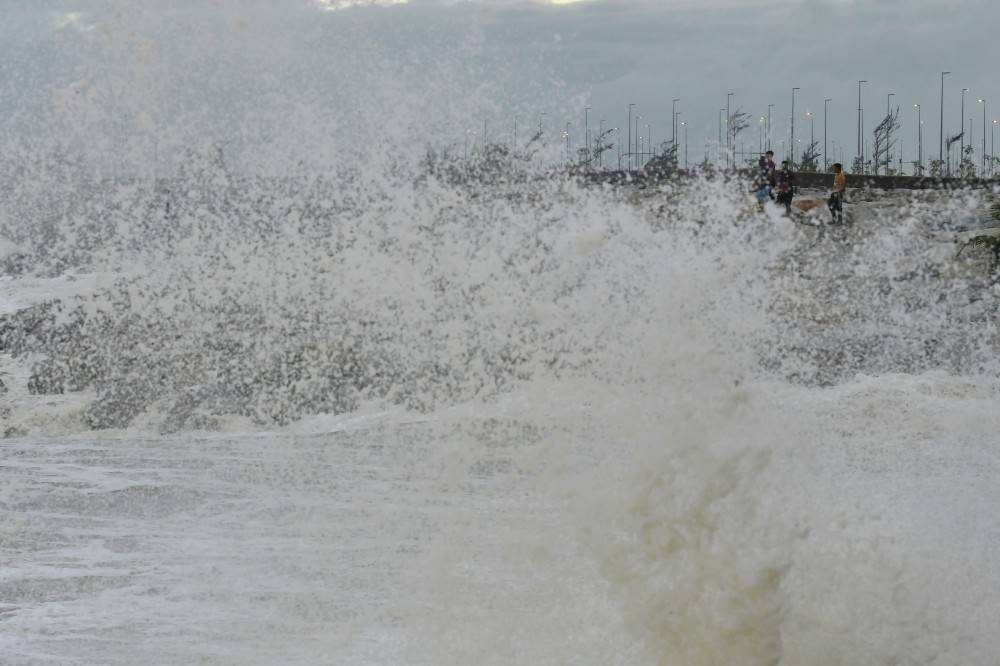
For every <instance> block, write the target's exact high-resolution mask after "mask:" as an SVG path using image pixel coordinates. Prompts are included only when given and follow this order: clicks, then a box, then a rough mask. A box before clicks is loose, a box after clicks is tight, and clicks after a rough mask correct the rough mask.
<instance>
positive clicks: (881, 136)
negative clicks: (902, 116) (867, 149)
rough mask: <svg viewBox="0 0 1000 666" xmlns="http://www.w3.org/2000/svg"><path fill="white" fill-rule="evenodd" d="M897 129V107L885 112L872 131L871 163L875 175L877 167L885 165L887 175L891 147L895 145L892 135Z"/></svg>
mask: <svg viewBox="0 0 1000 666" xmlns="http://www.w3.org/2000/svg"><path fill="white" fill-rule="evenodd" d="M898 129H899V107H898V106H897V107H896V109H895V110H894V111H890V112H889V113H888V114H886V116H885V118H883V119H882V122H880V123H879V124H878V125H877V126H876V127H875V130H874V131H873V134H874V136H875V142H874V144H873V145H872V165H873V166H874V169H875V175H876V176H877V175H878V171H879V167H881V166H884V167H885V175H889V167H890V161H891V159H892V158H891V155H892V148H893V146H895V145H896V139H895V137H894V136H893V135H894V134H895V133H896V130H898Z"/></svg>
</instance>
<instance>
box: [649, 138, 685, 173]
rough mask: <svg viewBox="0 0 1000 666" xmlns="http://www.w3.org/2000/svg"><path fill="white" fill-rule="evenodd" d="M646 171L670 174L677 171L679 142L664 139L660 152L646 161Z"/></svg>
mask: <svg viewBox="0 0 1000 666" xmlns="http://www.w3.org/2000/svg"><path fill="white" fill-rule="evenodd" d="M643 168H644V169H645V170H646V171H650V172H654V173H657V174H668V173H673V172H675V171H677V144H675V143H672V142H670V141H664V142H663V143H662V144H660V152H659V153H658V154H657V155H656V156H655V157H653V158H652V159H650V160H649V161H648V162H646V166H645V167H643Z"/></svg>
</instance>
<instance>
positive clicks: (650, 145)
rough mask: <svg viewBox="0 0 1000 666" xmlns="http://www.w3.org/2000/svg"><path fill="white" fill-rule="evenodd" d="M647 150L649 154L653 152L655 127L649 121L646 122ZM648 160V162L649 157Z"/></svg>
mask: <svg viewBox="0 0 1000 666" xmlns="http://www.w3.org/2000/svg"><path fill="white" fill-rule="evenodd" d="M646 152H647V153H648V154H649V155H652V154H653V128H652V126H651V125H650V124H649V123H646ZM646 161H647V162H648V161H649V159H647V160H646Z"/></svg>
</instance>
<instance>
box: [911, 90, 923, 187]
mask: <svg viewBox="0 0 1000 666" xmlns="http://www.w3.org/2000/svg"><path fill="white" fill-rule="evenodd" d="M913 108H915V109H916V110H917V175H920V176H922V175H924V121H923V119H922V118H921V117H920V105H919V104H914V105H913Z"/></svg>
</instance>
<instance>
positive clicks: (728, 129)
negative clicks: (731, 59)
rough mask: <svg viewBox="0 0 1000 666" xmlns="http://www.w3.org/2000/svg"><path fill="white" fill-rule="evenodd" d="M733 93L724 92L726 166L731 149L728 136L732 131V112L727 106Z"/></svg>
mask: <svg viewBox="0 0 1000 666" xmlns="http://www.w3.org/2000/svg"><path fill="white" fill-rule="evenodd" d="M734 94H735V93H731V92H728V93H726V167H728V166H729V153H730V150H731V149H730V147H729V145H730V143H731V140H730V136H731V135H732V133H733V128H732V126H731V123H732V112H731V111H730V110H729V109H730V107H729V99H730V98H731V97H732V96H733V95H734Z"/></svg>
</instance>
